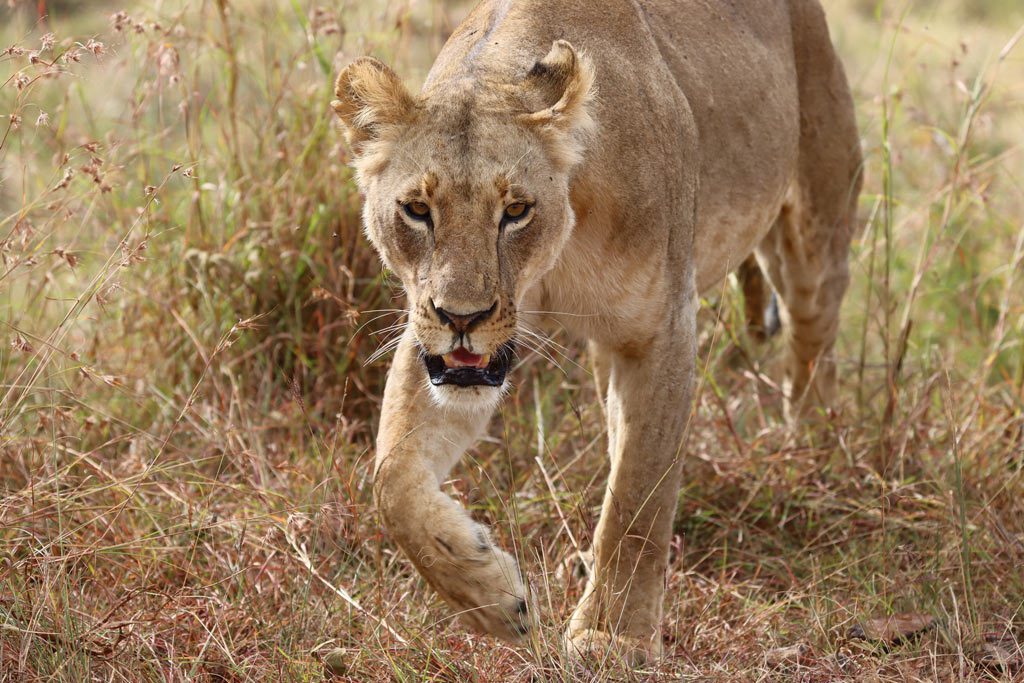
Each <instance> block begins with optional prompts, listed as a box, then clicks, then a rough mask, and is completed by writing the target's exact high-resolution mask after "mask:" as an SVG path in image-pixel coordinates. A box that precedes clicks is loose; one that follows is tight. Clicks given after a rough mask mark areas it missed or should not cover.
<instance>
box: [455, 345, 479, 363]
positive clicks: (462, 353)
mask: <svg viewBox="0 0 1024 683" xmlns="http://www.w3.org/2000/svg"><path fill="white" fill-rule="evenodd" d="M452 359H453V360H455V361H457V362H459V363H462V364H463V365H476V366H479V365H480V361H481V360H483V356H478V355H477V354H475V353H470V352H469V351H467V350H466V349H464V348H462V347H461V346H460V347H459V348H457V349H455V350H454V351H452Z"/></svg>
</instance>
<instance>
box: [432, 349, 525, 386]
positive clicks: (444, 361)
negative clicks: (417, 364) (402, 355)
mask: <svg viewBox="0 0 1024 683" xmlns="http://www.w3.org/2000/svg"><path fill="white" fill-rule="evenodd" d="M514 357H515V346H514V345H513V344H512V343H511V342H510V343H508V344H504V345H502V346H501V347H499V348H498V350H497V351H495V352H494V353H491V354H485V355H478V354H475V353H470V352H469V351H468V350H466V349H464V348H462V347H461V346H460V347H459V348H457V349H455V350H454V351H452V352H451V353H446V354H444V355H443V356H423V364H424V365H426V366H427V374H428V375H429V376H430V383H431V384H433V385H434V386H441V385H442V384H454V385H455V386H457V387H475V386H485V387H500V386H501V385H502V383H504V381H505V375H506V374H507V373H508V368H509V366H510V365H512V359H513V358H514Z"/></svg>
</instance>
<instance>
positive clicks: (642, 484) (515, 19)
mask: <svg viewBox="0 0 1024 683" xmlns="http://www.w3.org/2000/svg"><path fill="white" fill-rule="evenodd" d="M335 91H336V97H337V99H336V100H335V101H334V102H332V107H333V109H334V111H335V112H336V113H337V115H338V117H339V118H340V120H341V124H342V125H341V127H342V129H343V132H344V135H345V137H346V139H347V141H348V143H349V145H350V147H351V150H352V161H351V163H352V166H353V168H354V170H355V176H356V181H357V184H358V187H359V189H360V191H361V193H362V195H363V222H364V227H365V231H366V234H367V235H368V237H369V240H370V242H371V243H372V244H373V246H374V247H375V248H376V250H377V251H378V252H379V254H380V257H381V259H382V261H383V263H384V265H385V266H386V267H387V268H388V269H390V271H392V272H393V273H395V274H396V275H397V276H398V277H399V278H400V279H401V282H402V284H403V286H404V288H405V292H406V294H407V298H408V325H407V327H406V329H405V331H404V333H403V335H402V337H401V341H400V343H399V345H398V347H397V350H396V352H395V356H394V360H393V364H392V367H391V369H390V371H389V374H388V378H387V385H386V388H385V391H384V401H383V407H382V414H381V418H380V425H379V430H378V433H377V452H376V460H375V475H374V494H375V501H376V504H377V506H378V509H379V512H380V515H381V518H382V520H383V522H384V525H385V527H386V528H387V530H388V533H389V534H390V536H391V538H392V539H393V540H394V541H395V542H396V543H397V544H398V545H399V546H400V547H401V548H402V550H403V551H404V552H405V554H406V555H407V556H408V558H409V559H410V560H411V561H412V563H413V564H414V565H415V567H416V568H417V569H418V571H419V572H420V574H422V576H423V577H424V578H425V579H426V580H427V582H428V583H429V584H430V585H431V586H432V587H433V588H434V589H435V590H436V591H437V593H438V594H440V595H441V597H443V598H444V600H446V601H447V602H448V604H449V605H450V606H451V607H452V608H453V609H454V610H456V611H457V613H458V615H459V618H460V619H461V620H462V621H463V622H465V624H467V625H468V626H470V627H472V628H474V629H476V630H478V631H481V632H483V633H486V634H492V635H494V636H499V637H502V638H505V639H508V640H511V641H520V640H522V639H524V638H526V637H528V636H529V634H530V632H531V629H533V628H534V626H535V624H536V615H535V612H536V610H535V608H534V606H533V605H532V604H531V601H530V598H529V595H528V591H527V585H526V583H525V582H524V580H523V578H522V576H521V574H520V571H519V567H518V564H517V562H516V560H515V558H514V557H513V556H512V555H510V554H509V553H507V552H505V551H503V550H501V549H499V548H498V547H496V546H495V544H494V543H493V542H492V539H491V536H490V534H489V533H488V530H487V529H486V528H485V527H484V526H482V525H481V524H479V523H477V522H475V521H474V520H473V519H472V518H471V517H470V516H469V514H468V513H467V512H466V510H464V509H463V508H462V507H461V506H460V505H459V504H458V503H457V502H456V501H455V500H453V499H452V498H450V497H449V496H447V495H445V494H444V493H443V492H442V490H441V488H440V484H441V482H443V481H445V479H446V477H447V476H448V472H449V471H450V470H451V468H452V467H453V466H454V465H455V463H456V462H457V461H458V460H459V458H460V456H461V455H462V454H463V453H464V452H465V451H466V449H467V448H469V447H470V446H471V445H472V444H473V443H474V441H475V440H476V439H477V438H478V437H479V436H480V435H481V434H482V433H483V431H484V430H485V428H486V427H487V425H488V422H489V419H490V417H491V414H492V412H493V411H494V409H495V407H496V405H498V403H499V401H500V399H501V396H502V394H503V392H504V391H505V389H506V388H507V387H508V382H509V380H508V376H507V375H508V371H509V368H510V366H511V365H512V363H513V360H514V358H515V355H516V351H517V349H520V350H522V349H523V348H528V347H529V346H530V343H529V336H530V333H531V332H530V331H531V330H532V327H531V326H532V325H533V324H534V323H537V322H539V321H538V318H537V316H539V315H541V314H543V313H545V312H546V314H547V318H548V319H549V320H554V321H557V323H559V324H560V325H561V326H562V327H564V328H565V329H567V330H569V331H570V333H571V334H574V335H576V336H578V337H579V338H580V339H582V340H586V342H587V343H588V349H589V355H590V356H591V357H592V359H593V364H594V375H595V378H596V380H597V384H598V388H599V391H600V394H601V397H602V403H603V406H604V414H605V416H606V419H607V430H608V450H609V456H610V459H611V472H610V475H609V481H608V485H607V490H606V493H605V496H604V503H603V508H602V511H601V515H600V519H599V521H598V523H597V526H596V529H595V531H594V543H593V558H594V560H593V568H592V570H591V572H590V575H589V579H588V580H587V585H586V588H585V590H584V594H583V597H582V599H581V600H580V602H579V604H578V606H577V607H576V608H575V611H574V612H573V614H572V616H571V619H570V621H569V623H568V626H567V629H566V632H565V636H564V642H565V645H566V647H567V649H568V651H569V652H570V654H574V656H575V655H578V656H584V657H585V656H588V655H591V656H592V655H596V654H601V653H604V652H606V651H607V650H608V649H614V650H615V651H616V652H618V653H619V654H621V655H622V656H623V657H625V658H626V659H627V660H628V661H630V662H642V661H646V660H651V659H654V658H657V657H658V656H659V655H660V654H661V648H662V646H661V640H662V638H661V621H662V613H663V604H662V603H663V597H664V587H665V574H666V570H667V567H668V557H669V543H670V539H671V534H672V522H673V517H674V512H675V509H676V500H677V494H678V492H679V489H680V485H681V477H682V472H681V470H682V467H681V466H682V461H683V453H682V441H683V436H684V432H685V430H686V427H687V423H688V420H689V417H690V414H691V410H692V403H691V400H692V396H693V386H694V373H695V354H696V324H697V323H696V313H697V309H698V294H699V293H701V292H705V291H707V290H709V289H711V288H712V287H714V286H715V285H716V283H719V282H721V281H722V280H723V279H724V278H725V277H726V276H727V275H728V274H730V273H731V272H733V271H735V270H736V269H737V268H738V267H740V266H741V264H745V267H744V269H743V270H744V271H746V272H748V273H749V272H754V271H756V274H757V277H752V278H747V281H748V282H749V283H752V285H751V286H750V287H747V288H746V289H747V291H748V295H750V296H751V297H752V299H753V301H754V302H755V304H756V305H755V306H754V308H755V309H756V308H757V307H760V309H761V310H763V309H764V301H763V298H764V297H765V296H766V292H769V293H770V292H772V291H773V292H775V293H776V294H777V299H778V309H779V314H780V317H781V320H782V323H783V326H784V329H785V330H786V331H787V340H786V343H785V348H786V360H785V367H786V370H785V383H784V390H785V404H786V413H787V415H788V416H793V417H794V418H799V417H800V415H801V414H806V413H807V412H808V410H819V409H820V408H818V407H820V406H828V405H829V403H830V401H832V399H833V394H834V387H835V383H836V368H835V361H834V353H833V346H834V342H835V339H836V335H837V329H838V322H839V308H840V303H841V301H842V299H843V296H844V293H845V291H846V289H847V285H848V282H849V269H848V255H849V250H850V242H851V239H852V234H853V231H854V223H855V212H856V205H857V198H858V194H859V192H860V187H861V153H860V142H859V137H858V131H857V125H856V121H855V116H854V109H853V102H852V99H851V95H850V90H849V87H848V84H847V81H846V77H845V74H844V71H843V68H842V66H841V64H840V62H839V60H838V58H837V56H836V54H835V51H834V48H833V46H832V43H831V40H830V37H829V31H828V27H827V25H826V21H825V16H824V12H823V10H822V7H821V6H820V4H819V2H818V0H739V1H738V2H731V3H717V2H694V1H692V0H642V1H639V0H557V1H551V0H483V2H481V3H480V4H479V5H478V6H477V7H476V8H475V9H474V10H473V11H472V12H471V13H470V14H469V16H468V18H466V20H465V21H464V22H463V23H462V24H461V25H460V26H459V27H458V28H457V29H456V30H455V32H454V33H453V34H452V35H451V37H450V38H449V40H448V41H447V43H446V44H445V46H444V47H443V49H442V50H441V52H440V54H439V55H438V57H437V60H436V62H435V63H434V65H433V67H432V69H431V70H430V72H429V74H428V76H427V78H426V81H425V83H424V85H423V88H422V91H421V92H420V94H418V95H414V94H412V93H411V92H410V91H409V90H408V89H407V88H406V87H405V86H404V85H403V83H402V81H401V80H400V79H399V77H398V76H397V75H396V74H395V72H394V71H392V70H391V69H390V68H389V67H387V66H385V65H384V64H383V63H381V62H380V61H378V60H376V59H373V58H369V57H364V58H360V59H357V60H356V61H354V62H353V63H352V64H350V65H349V66H347V67H346V68H345V69H344V70H343V71H342V72H341V73H340V75H339V76H338V78H337V82H336V88H335ZM762 272H763V274H764V277H763V278H760V274H761V273H762ZM759 278H760V280H759ZM769 285H770V289H769V288H768V286H769ZM749 303H750V302H748V304H749ZM748 308H751V307H750V306H748ZM754 317H756V316H754ZM754 322H755V321H753V320H752V321H751V323H752V326H753V324H754ZM807 406H812V408H810V409H809V408H808V407H807Z"/></svg>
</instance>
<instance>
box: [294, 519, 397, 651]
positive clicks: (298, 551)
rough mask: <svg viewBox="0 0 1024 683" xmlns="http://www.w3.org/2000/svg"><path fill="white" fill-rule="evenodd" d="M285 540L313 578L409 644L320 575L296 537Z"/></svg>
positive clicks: (380, 619)
mask: <svg viewBox="0 0 1024 683" xmlns="http://www.w3.org/2000/svg"><path fill="white" fill-rule="evenodd" d="M285 539H287V541H288V545H290V546H291V548H292V550H293V551H294V553H295V554H294V555H293V556H292V557H294V558H295V559H296V560H298V561H299V563H300V564H301V565H302V566H303V567H305V568H306V570H307V571H308V572H309V573H310V574H311V575H312V576H313V578H315V579H317V580H318V581H320V583H322V584H323V585H325V586H326V587H327V588H329V589H330V590H331V591H332V592H333V593H334V594H335V595H337V596H338V597H339V598H341V599H342V600H344V601H345V602H346V603H348V605H349V606H351V607H352V608H354V609H355V610H356V611H357V612H360V613H361V614H363V615H364V616H366V617H367V618H369V619H372V620H373V621H375V622H377V623H378V624H380V625H381V626H382V627H384V629H386V630H387V632H388V633H390V634H391V636H392V637H393V638H394V639H395V640H397V641H398V642H400V643H401V644H402V645H408V644H409V641H407V640H406V639H405V638H403V637H402V636H400V635H399V634H398V632H397V631H395V629H393V628H391V626H390V625H389V624H388V623H387V622H386V621H384V619H382V618H381V617H378V616H376V615H374V614H372V613H370V612H369V611H368V610H367V609H366V608H365V607H363V606H362V605H360V604H359V602H358V601H357V600H356V599H355V598H353V597H352V596H351V595H350V594H349V592H348V591H346V590H345V589H344V588H339V587H338V586H335V585H334V584H333V583H331V582H330V581H328V580H327V579H325V578H324V577H323V576H322V575H321V574H320V572H318V571H317V570H316V567H314V566H313V561H312V560H310V559H309V553H308V552H306V548H305V547H304V546H299V544H298V543H296V541H295V536H293V535H292V534H290V533H288V532H287V531H286V532H285Z"/></svg>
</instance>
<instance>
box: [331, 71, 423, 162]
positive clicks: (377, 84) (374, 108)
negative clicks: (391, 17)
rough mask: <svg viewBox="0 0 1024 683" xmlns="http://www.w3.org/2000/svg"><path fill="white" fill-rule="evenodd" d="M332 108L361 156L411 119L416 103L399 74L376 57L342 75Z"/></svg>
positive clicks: (355, 150) (339, 76) (337, 82)
mask: <svg viewBox="0 0 1024 683" xmlns="http://www.w3.org/2000/svg"><path fill="white" fill-rule="evenodd" d="M334 95H335V97H337V98H338V99H336V100H334V101H333V102H331V108H332V109H334V112H335V113H336V114H337V115H338V118H340V119H341V122H342V124H343V125H344V127H345V139H346V140H347V141H348V143H349V145H351V146H352V150H353V151H354V152H355V153H356V155H357V156H360V155H361V154H362V153H363V152H364V150H365V147H366V146H367V145H368V144H369V143H373V142H376V141H378V140H380V139H381V138H382V137H383V136H385V135H386V134H387V132H388V130H389V129H391V130H394V129H395V128H397V127H398V126H401V125H402V124H404V123H407V122H409V121H410V120H411V118H412V116H413V112H414V110H415V108H416V101H415V100H414V99H413V97H412V95H410V94H409V91H408V90H406V88H405V86H404V85H403V84H402V81H401V80H399V78H398V75H397V74H395V72H394V71H392V70H391V69H390V68H389V67H388V66H387V65H386V64H384V63H383V62H381V61H379V60H377V59H374V58H373V57H361V58H359V59H357V60H356V61H354V62H352V63H351V64H349V65H348V66H347V67H345V69H344V70H343V71H342V72H341V73H340V74H338V80H337V81H336V82H335V84H334Z"/></svg>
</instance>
